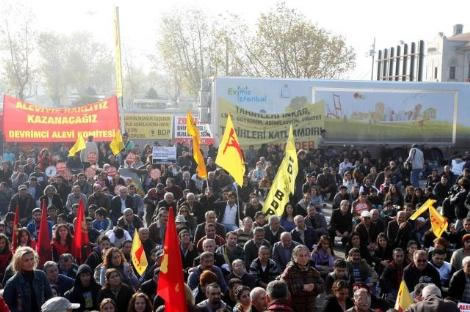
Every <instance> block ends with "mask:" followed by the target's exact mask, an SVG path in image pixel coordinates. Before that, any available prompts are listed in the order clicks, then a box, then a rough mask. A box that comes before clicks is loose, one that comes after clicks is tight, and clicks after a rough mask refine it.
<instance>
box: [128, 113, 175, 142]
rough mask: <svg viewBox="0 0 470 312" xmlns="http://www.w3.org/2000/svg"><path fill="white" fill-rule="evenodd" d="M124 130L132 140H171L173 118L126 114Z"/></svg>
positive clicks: (156, 115) (169, 116) (170, 116)
mask: <svg viewBox="0 0 470 312" xmlns="http://www.w3.org/2000/svg"><path fill="white" fill-rule="evenodd" d="M124 129H125V130H126V132H127V133H128V134H129V138H130V139H153V140H171V137H172V132H173V116H172V115H158V114H134V113H126V114H125V115H124Z"/></svg>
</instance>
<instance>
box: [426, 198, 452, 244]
mask: <svg viewBox="0 0 470 312" xmlns="http://www.w3.org/2000/svg"><path fill="white" fill-rule="evenodd" d="M429 217H430V218H431V228H432V232H433V233H434V235H436V237H437V238H439V237H441V235H442V233H443V232H444V231H446V230H447V225H448V224H447V219H446V218H445V217H443V216H442V215H441V214H440V213H439V212H438V211H437V210H436V208H434V207H433V206H431V207H429Z"/></svg>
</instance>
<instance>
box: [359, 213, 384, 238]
mask: <svg viewBox="0 0 470 312" xmlns="http://www.w3.org/2000/svg"><path fill="white" fill-rule="evenodd" d="M355 231H356V232H357V233H359V236H360V237H361V244H362V245H364V246H365V247H369V245H371V244H373V245H375V242H376V240H377V235H379V233H380V232H379V230H378V229H377V225H375V224H374V223H372V220H371V213H370V212H369V211H367V210H364V211H362V212H361V222H359V224H358V225H356V228H355Z"/></svg>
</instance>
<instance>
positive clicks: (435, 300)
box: [406, 284, 460, 312]
mask: <svg viewBox="0 0 470 312" xmlns="http://www.w3.org/2000/svg"><path fill="white" fill-rule="evenodd" d="M422 297H423V300H422V301H420V302H418V303H415V304H412V305H411V306H410V307H409V308H408V309H407V310H406V311H410V312H458V311H460V310H459V308H458V307H457V304H456V303H455V302H453V301H450V300H445V299H442V293H441V290H440V289H439V287H437V286H436V285H434V284H429V285H427V286H426V287H424V288H423V291H422Z"/></svg>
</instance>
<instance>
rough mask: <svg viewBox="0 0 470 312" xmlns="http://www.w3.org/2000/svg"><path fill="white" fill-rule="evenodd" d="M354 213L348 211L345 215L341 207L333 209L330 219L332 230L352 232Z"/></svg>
mask: <svg viewBox="0 0 470 312" xmlns="http://www.w3.org/2000/svg"><path fill="white" fill-rule="evenodd" d="M352 219H353V217H352V214H351V212H350V211H348V212H347V213H346V214H345V215H343V214H342V213H341V211H340V210H339V209H335V210H333V213H332V214H331V220H330V230H331V231H334V232H335V231H339V232H340V233H344V232H349V233H351V232H352Z"/></svg>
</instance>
